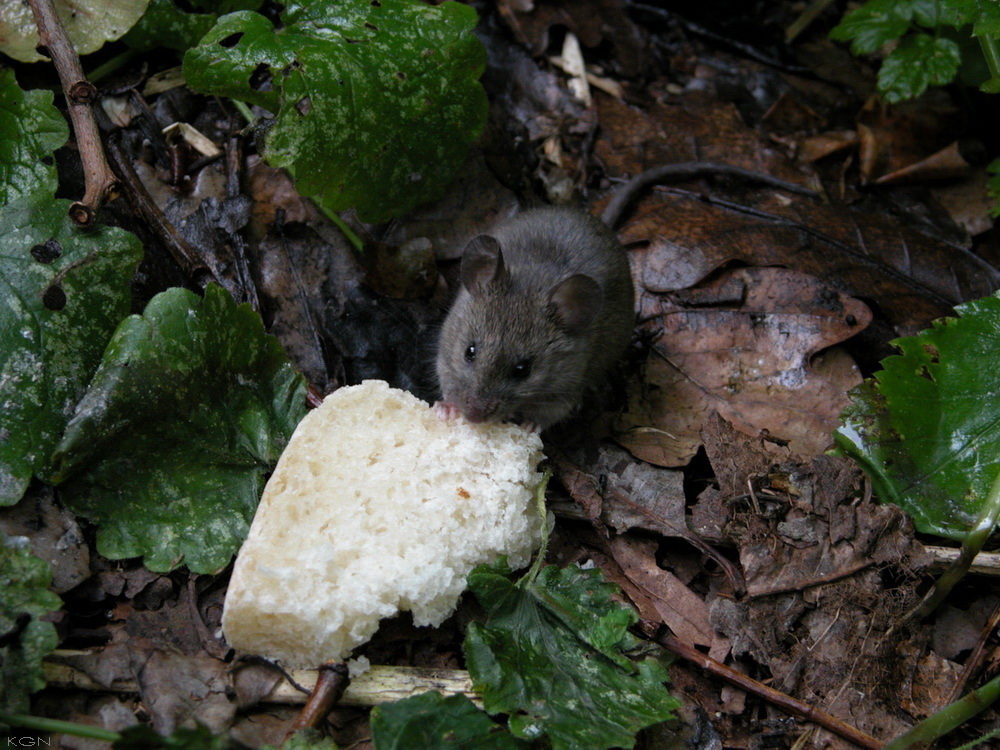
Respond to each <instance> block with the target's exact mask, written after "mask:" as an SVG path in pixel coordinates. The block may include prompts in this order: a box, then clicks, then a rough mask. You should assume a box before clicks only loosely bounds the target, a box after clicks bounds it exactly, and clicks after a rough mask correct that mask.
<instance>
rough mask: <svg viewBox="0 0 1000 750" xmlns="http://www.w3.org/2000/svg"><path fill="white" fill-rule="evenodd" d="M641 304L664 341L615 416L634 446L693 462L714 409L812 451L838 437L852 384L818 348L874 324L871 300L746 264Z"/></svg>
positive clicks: (649, 329)
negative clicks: (827, 371)
mask: <svg viewBox="0 0 1000 750" xmlns="http://www.w3.org/2000/svg"><path fill="white" fill-rule="evenodd" d="M639 308H640V319H641V320H642V321H643V325H642V328H643V330H644V331H645V332H646V334H647V335H648V336H649V337H650V338H652V339H653V344H652V348H651V351H650V354H649V357H648V359H647V360H646V363H645V366H644V371H643V375H642V381H641V382H640V383H634V384H633V385H632V386H631V388H630V393H629V408H628V411H627V412H626V413H625V414H623V415H622V416H621V417H620V419H619V420H618V423H617V425H616V428H617V430H618V434H617V435H616V439H617V440H618V442H619V443H620V444H621V445H622V446H624V447H625V448H627V449H628V450H629V451H630V452H631V453H633V454H634V455H636V456H637V457H639V458H642V459H643V460H646V461H649V462H650V463H653V464H657V465H659V466H682V465H684V464H686V463H687V462H688V461H689V460H690V458H691V457H692V456H693V455H694V454H695V452H696V451H697V449H698V446H699V445H700V444H701V438H700V435H699V433H700V431H701V428H702V425H703V424H704V422H705V420H706V419H707V417H708V416H709V415H710V414H711V413H712V412H718V413H719V414H721V415H722V416H724V417H725V418H726V419H727V420H730V421H732V422H733V423H734V424H735V425H736V426H737V428H738V429H740V430H741V431H743V432H744V433H746V434H748V435H757V434H759V433H761V432H764V431H766V432H767V433H769V434H770V435H772V436H774V437H776V438H780V439H782V440H787V441H789V444H790V445H791V446H792V448H793V449H794V450H796V451H798V452H801V453H803V454H805V455H815V454H818V453H821V452H822V451H823V450H825V449H826V448H827V447H828V446H829V444H830V443H831V441H832V438H831V435H832V432H833V429H834V427H835V426H836V425H837V423H838V419H839V416H840V412H841V411H842V410H843V408H844V407H845V406H846V405H847V396H846V389H845V387H844V386H845V385H847V384H846V383H844V382H843V380H844V379H843V374H842V373H843V367H841V368H840V369H839V371H838V376H837V379H835V380H832V381H831V380H830V379H828V378H827V377H824V375H822V374H820V373H819V372H817V371H816V370H815V369H814V368H813V367H812V366H811V365H810V358H811V357H812V355H813V354H815V353H816V352H817V351H819V350H820V349H824V348H826V347H829V346H832V345H834V344H837V343H839V342H841V341H843V340H845V339H847V338H849V337H851V336H853V335H854V334H855V333H857V332H858V331H860V330H862V329H863V328H864V327H865V326H866V325H867V324H868V322H869V321H870V320H871V312H870V311H869V310H868V308H867V306H866V305H864V303H862V302H860V301H858V300H855V299H851V298H849V297H845V296H844V295H841V294H839V293H838V292H837V291H836V290H834V289H833V288H832V287H830V286H829V285H827V284H825V283H824V282H822V281H819V280H818V279H816V278H813V277H811V276H808V275H806V274H800V273H796V272H794V271H789V270H785V269H778V268H756V269H751V268H744V269H736V270H733V271H728V272H724V273H722V274H720V275H719V276H717V277H716V278H714V279H713V280H712V281H711V282H709V283H707V284H704V285H702V286H701V287H699V288H697V289H694V290H687V291H685V292H677V293H673V294H671V295H653V294H649V293H642V294H641V296H640V300H639ZM835 371H837V370H836V368H835ZM851 380H852V382H854V383H857V382H860V380H861V377H860V374H858V373H857V372H854V373H853V376H852V377H851Z"/></svg>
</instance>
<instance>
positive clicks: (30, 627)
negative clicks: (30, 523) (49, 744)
mask: <svg viewBox="0 0 1000 750" xmlns="http://www.w3.org/2000/svg"><path fill="white" fill-rule="evenodd" d="M0 536H2V535H0ZM19 541H23V542H25V544H24V545H21V544H19ZM51 583H52V573H51V572H50V571H49V564H48V563H47V562H45V561H44V560H40V559H39V558H37V557H35V556H34V555H32V554H31V553H30V552H29V551H28V548H27V539H25V538H23V537H20V538H19V539H18V538H11V537H2V538H0V634H3V635H4V639H3V643H2V645H0V711H6V712H8V713H15V714H23V713H27V712H28V710H29V701H28V696H30V695H31V693H34V692H35V691H36V690H41V689H42V688H43V687H45V678H44V676H43V674H42V658H43V657H44V656H45V655H46V654H48V653H49V652H51V651H52V650H53V649H54V648H55V647H56V646H57V645H59V638H58V636H57V635H56V629H55V626H54V625H53V624H52V623H51V622H43V621H42V620H41V619H40V618H41V617H42V616H43V615H47V614H48V613H50V612H55V611H57V610H59V609H60V608H61V607H62V601H61V600H60V599H59V597H58V596H56V595H55V594H53V593H52V592H51V591H49V584H51Z"/></svg>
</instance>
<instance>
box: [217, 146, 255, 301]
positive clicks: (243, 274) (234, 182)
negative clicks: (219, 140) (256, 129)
mask: <svg viewBox="0 0 1000 750" xmlns="http://www.w3.org/2000/svg"><path fill="white" fill-rule="evenodd" d="M225 152H226V200H227V201H230V200H231V201H236V200H238V199H239V197H240V182H241V180H240V174H241V172H242V170H243V141H242V138H241V136H240V134H239V132H238V131H236V132H231V133H230V134H229V137H228V138H227V139H226V149H225ZM221 229H222V228H221V227H220V235H222V237H227V236H228V238H229V243H230V247H231V248H232V253H233V265H235V266H236V276H237V278H238V279H239V281H240V286H241V287H242V290H243V299H244V301H246V302H249V303H250V307H252V308H253V309H254V310H256V311H257V312H260V298H259V297H258V296H257V285H256V284H255V283H254V280H253V276H252V274H251V273H250V260H249V258H248V253H247V243H246V240H245V239H243V234H242V233H241V230H239V229H237V230H236V231H234V232H232V233H231V234H230V233H227V232H224V231H221ZM222 241H223V242H225V239H222Z"/></svg>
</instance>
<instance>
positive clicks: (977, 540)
mask: <svg viewBox="0 0 1000 750" xmlns="http://www.w3.org/2000/svg"><path fill="white" fill-rule="evenodd" d="M998 517H1000V472H997V476H996V478H995V479H994V480H993V484H992V485H991V486H990V491H989V493H988V494H987V495H986V499H985V501H984V502H983V508H982V510H981V511H980V512H979V518H977V519H976V523H975V525H974V526H973V527H972V529H971V530H970V531H969V533H968V534H966V535H965V539H963V540H962V552H961V554H959V556H958V559H957V560H955V562H953V563H952V564H951V566H949V567H948V569H947V570H945V571H944V573H942V574H941V577H940V578H939V579H938V580H937V581H936V582H935V583H934V586H933V588H931V590H930V591H928V592H927V595H926V596H925V597H924V600H923V601H922V602H920V604H918V605H917V606H916V607H914V608H913V609H912V610H911V611H910V613H909V614H908V615H906V617H905V618H904V619H903V623H904V624H905V623H908V622H914V621H916V620H919V619H921V618H923V617H926V616H927V615H929V614H930V613H931V612H933V611H934V610H935V609H936V608H937V606H938V605H939V604H940V603H941V602H943V601H944V599H945V597H947V596H948V594H949V593H950V592H951V590H952V589H953V588H954V587H955V584H956V583H958V582H959V581H960V580H962V578H963V577H964V576H965V574H966V573H967V572H968V571H969V568H970V567H971V566H972V561H973V560H974V559H975V557H976V555H977V554H979V550H981V549H982V548H983V544H985V543H986V539H987V538H988V537H989V535H990V534H991V533H992V531H993V529H994V527H996V525H997V518H998Z"/></svg>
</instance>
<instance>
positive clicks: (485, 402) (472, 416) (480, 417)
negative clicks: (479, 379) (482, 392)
mask: <svg viewBox="0 0 1000 750" xmlns="http://www.w3.org/2000/svg"><path fill="white" fill-rule="evenodd" d="M496 410H497V400H496V399H495V398H488V397H486V398H484V397H481V396H478V397H477V396H471V397H470V398H469V399H468V400H467V401H466V402H465V408H464V409H463V410H462V413H463V414H464V415H465V418H466V419H467V420H469V421H470V422H472V423H473V424H479V423H480V422H486V421H488V420H489V418H490V417H492V416H493V415H494V414H495V413H496Z"/></svg>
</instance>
